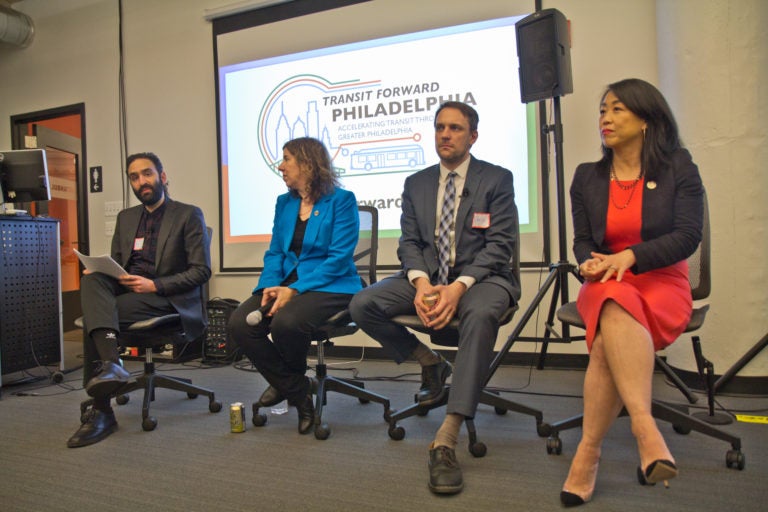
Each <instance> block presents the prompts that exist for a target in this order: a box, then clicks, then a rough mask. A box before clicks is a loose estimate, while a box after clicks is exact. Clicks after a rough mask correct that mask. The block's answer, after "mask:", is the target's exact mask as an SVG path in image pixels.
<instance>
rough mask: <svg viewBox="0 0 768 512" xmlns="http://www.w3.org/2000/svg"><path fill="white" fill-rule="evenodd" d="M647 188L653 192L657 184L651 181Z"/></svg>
mask: <svg viewBox="0 0 768 512" xmlns="http://www.w3.org/2000/svg"><path fill="white" fill-rule="evenodd" d="M646 187H648V190H653V189H655V188H656V182H655V181H649V182H648V184H647V185H646Z"/></svg>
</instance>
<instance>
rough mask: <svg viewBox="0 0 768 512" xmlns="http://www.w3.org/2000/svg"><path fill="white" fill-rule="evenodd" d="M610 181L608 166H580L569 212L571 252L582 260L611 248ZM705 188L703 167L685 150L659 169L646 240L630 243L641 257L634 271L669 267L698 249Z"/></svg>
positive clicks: (645, 214)
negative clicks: (607, 232)
mask: <svg viewBox="0 0 768 512" xmlns="http://www.w3.org/2000/svg"><path fill="white" fill-rule="evenodd" d="M649 184H655V188H649V186H648V185H649ZM609 185H610V177H609V174H608V171H607V170H606V171H604V172H601V171H600V170H598V169H597V163H596V162H592V163H585V164H581V165H579V166H578V167H577V168H576V173H575V174H574V177H573V183H572V184H571V211H572V213H573V232H574V238H573V252H574V254H575V255H576V260H577V261H578V263H579V264H581V263H583V262H584V261H585V260H587V259H589V258H591V256H590V252H591V251H594V252H599V253H603V254H609V253H610V250H609V249H608V248H607V247H606V246H605V222H606V215H607V212H608V200H609V196H608V189H609ZM651 186H652V187H653V185H651ZM703 192H704V188H703V186H702V183H701V177H700V176H699V169H698V167H696V164H694V163H693V160H692V159H691V155H690V153H688V151H687V150H685V149H679V150H677V151H676V152H675V153H674V154H673V155H672V164H671V165H670V167H669V169H667V170H665V171H662V172H659V173H658V176H657V177H656V179H655V180H653V181H646V183H645V189H644V190H643V205H642V227H641V231H640V236H641V238H642V240H643V241H642V242H641V243H639V244H637V245H634V246H632V247H629V248H630V249H632V251H633V252H634V253H635V258H636V259H637V263H636V264H635V266H634V267H633V268H632V272H634V273H636V274H638V273H642V272H647V271H648V270H653V269H655V268H661V267H666V266H669V265H672V264H674V263H676V262H678V261H681V260H684V259H686V258H687V257H688V256H690V255H691V254H693V253H694V251H695V250H696V248H697V247H698V245H699V242H701V230H702V225H703V215H704V210H703V208H704V203H703Z"/></svg>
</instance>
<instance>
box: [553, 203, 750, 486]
mask: <svg viewBox="0 0 768 512" xmlns="http://www.w3.org/2000/svg"><path fill="white" fill-rule="evenodd" d="M710 243H711V237H710V227H709V208H708V205H707V197H706V194H705V195H704V227H703V232H702V240H701V244H700V245H699V247H698V248H697V250H696V252H695V253H694V254H692V255H691V256H690V257H689V258H688V269H689V281H690V283H691V296H692V297H693V300H694V301H696V300H704V299H706V298H707V297H709V293H710V289H711V282H712V281H711V274H710ZM707 311H709V304H705V305H702V306H698V307H697V306H696V305H695V304H694V309H693V314H692V315H691V320H690V321H689V322H688V325H687V326H686V328H685V331H684V332H686V333H689V332H693V331H696V330H698V329H699V328H700V327H701V326H702V325H703V324H704V319H705V317H706V315H707ZM557 318H558V320H560V321H561V322H563V323H565V324H568V325H570V326H573V327H579V328H581V329H584V322H583V320H582V319H581V316H580V315H579V312H578V310H577V309H576V303H575V302H569V303H567V304H564V305H563V306H561V307H560V309H558V311H557ZM692 342H693V347H694V355H695V356H696V358H697V363H698V367H699V373H700V374H701V373H702V366H703V365H702V364H701V362H700V359H701V346H700V343H699V338H698V336H693V337H692ZM656 367H657V368H659V369H660V370H661V371H662V372H663V373H664V374H665V375H666V376H667V378H668V379H669V380H670V381H671V382H672V383H673V384H674V385H675V387H677V388H678V389H679V390H680V391H681V392H682V393H683V395H685V397H686V399H687V400H688V402H689V403H690V404H695V403H696V402H697V401H698V398H697V397H696V396H694V395H693V393H691V391H690V389H688V387H687V386H686V385H685V383H684V382H683V381H682V380H681V379H680V378H679V377H678V376H677V374H675V372H674V371H673V370H672V368H670V367H669V365H667V363H666V362H665V361H664V360H663V359H662V358H661V357H659V355H658V354H656ZM703 377H704V376H703V375H702V378H703ZM651 414H652V415H653V417H654V418H657V419H659V420H662V421H666V422H668V423H671V424H672V427H673V429H674V430H675V432H677V433H679V434H688V433H690V432H691V431H692V430H695V431H696V432H700V433H702V434H704V435H707V436H710V437H714V438H716V439H720V440H723V441H726V442H728V443H730V444H731V448H732V449H731V450H728V451H727V453H726V456H725V464H726V466H727V467H729V468H731V467H735V468H737V469H744V466H745V464H746V459H745V457H744V454H743V453H742V452H741V438H739V437H736V436H734V435H731V434H729V433H727V432H724V431H723V430H720V429H717V428H715V427H713V426H712V425H711V424H709V423H706V422H705V421H702V420H699V419H698V418H696V417H694V416H691V415H690V414H688V407H687V406H684V405H683V406H681V405H677V404H674V405H673V404H666V403H663V402H661V401H659V400H656V399H654V400H653V401H652V403H651ZM626 415H627V411H626V409H625V410H622V412H621V414H620V416H626ZM582 421H583V416H582V415H578V416H574V417H572V418H568V419H565V420H563V421H559V422H557V423H553V424H551V425H550V426H549V427H550V436H549V438H548V439H547V453H550V454H552V453H554V454H556V455H560V453H562V441H561V440H560V437H559V433H560V432H561V431H563V430H568V429H572V428H576V427H581V426H582ZM641 483H642V481H641Z"/></svg>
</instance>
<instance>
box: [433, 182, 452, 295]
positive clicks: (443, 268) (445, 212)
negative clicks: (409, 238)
mask: <svg viewBox="0 0 768 512" xmlns="http://www.w3.org/2000/svg"><path fill="white" fill-rule="evenodd" d="M455 176H456V173H455V172H452V173H449V174H448V179H447V180H446V182H445V193H444V194H443V208H442V210H440V227H439V228H438V230H437V259H438V264H439V268H438V271H437V282H438V284H448V265H449V263H450V261H451V224H452V223H453V206H454V204H455V203H456V186H455V185H454V183H453V178H454V177H455Z"/></svg>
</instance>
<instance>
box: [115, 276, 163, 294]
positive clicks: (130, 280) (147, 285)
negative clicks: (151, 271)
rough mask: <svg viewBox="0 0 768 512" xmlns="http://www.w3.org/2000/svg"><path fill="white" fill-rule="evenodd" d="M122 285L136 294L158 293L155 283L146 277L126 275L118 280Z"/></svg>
mask: <svg viewBox="0 0 768 512" xmlns="http://www.w3.org/2000/svg"><path fill="white" fill-rule="evenodd" d="M118 281H119V282H120V284H121V285H123V286H125V287H126V288H128V289H129V290H131V291H132V292H134V293H156V292H157V287H156V286H155V282H154V281H152V280H151V279H147V278H146V277H141V276H134V275H132V274H126V275H124V276H120V278H119V279H118Z"/></svg>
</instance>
